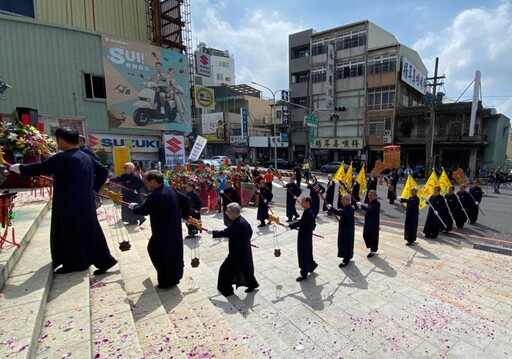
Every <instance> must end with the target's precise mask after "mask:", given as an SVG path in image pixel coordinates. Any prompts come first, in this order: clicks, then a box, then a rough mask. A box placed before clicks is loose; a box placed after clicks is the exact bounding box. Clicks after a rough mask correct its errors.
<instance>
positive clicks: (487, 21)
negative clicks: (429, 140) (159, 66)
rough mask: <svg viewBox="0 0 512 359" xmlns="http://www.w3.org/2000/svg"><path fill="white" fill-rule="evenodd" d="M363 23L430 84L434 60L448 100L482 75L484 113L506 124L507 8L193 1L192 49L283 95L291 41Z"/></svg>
mask: <svg viewBox="0 0 512 359" xmlns="http://www.w3.org/2000/svg"><path fill="white" fill-rule="evenodd" d="M365 19H368V20H370V21H372V22H373V23H375V24H376V25H378V26H380V27H382V28H384V29H385V30H387V31H389V32H391V33H392V34H394V35H395V36H396V37H397V39H398V41H400V42H401V43H402V44H404V45H407V46H409V47H412V48H413V49H415V50H416V51H418V53H419V55H420V57H421V58H422V59H423V62H424V63H425V66H426V67H427V69H428V71H429V76H433V73H434V62H435V58H436V57H439V74H441V75H442V74H444V75H445V76H446V79H445V80H444V81H445V84H444V88H440V89H439V90H440V91H443V92H445V93H446V94H447V96H448V97H450V98H454V99H457V98H458V97H459V96H461V95H462V93H463V92H464V90H465V89H466V87H468V86H469V85H470V83H471V81H472V80H473V78H474V75H475V71H476V70H480V71H481V73H482V96H483V97H482V99H483V102H484V105H486V106H489V107H496V109H497V110H498V112H501V113H503V114H505V115H506V116H508V117H509V118H511V117H512V84H511V83H512V60H511V59H510V58H511V57H512V0H487V1H481V0H480V1H474V0H465V1H462V0H444V1H439V0H433V1H429V2H425V1H413V0H410V1H402V0H398V1H385V0H382V1H377V0H355V1H354V0H353V1H345V0H338V1H336V0H334V1H327V0H310V1H303V0H301V1H292V0H289V1H276V0H274V1H270V0H259V1H243V0H192V1H191V20H192V38H193V46H194V49H195V47H196V44H197V43H198V42H204V43H206V45H207V46H208V47H214V48H218V49H222V50H229V51H230V53H231V54H233V55H234V59H235V69H236V83H237V84H240V83H245V84H250V82H251V81H256V82H259V83H262V84H264V85H266V86H268V87H270V88H272V89H273V90H279V89H285V88H288V60H287V59H288V35H289V34H291V33H294V32H297V31H301V30H305V29H310V28H313V29H315V30H317V31H323V30H327V29H330V28H333V27H337V26H341V25H344V24H350V23H353V22H357V21H360V20H365ZM263 91H265V90H263ZM472 91H473V87H472V86H471V87H470V88H469V89H468V90H467V91H466V92H465V94H464V95H463V97H462V99H468V98H471V96H472ZM266 92H268V91H266ZM266 92H264V95H265V96H270V93H266Z"/></svg>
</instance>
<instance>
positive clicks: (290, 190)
mask: <svg viewBox="0 0 512 359" xmlns="http://www.w3.org/2000/svg"><path fill="white" fill-rule="evenodd" d="M285 187H286V188H287V189H286V217H288V219H292V217H299V214H298V213H297V209H296V208H295V203H297V200H295V199H294V198H293V197H294V196H295V197H297V198H298V197H299V196H300V195H301V193H302V190H301V189H300V188H299V186H297V184H295V183H287V184H286V186H285Z"/></svg>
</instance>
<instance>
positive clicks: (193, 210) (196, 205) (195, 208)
mask: <svg viewBox="0 0 512 359" xmlns="http://www.w3.org/2000/svg"><path fill="white" fill-rule="evenodd" d="M185 195H186V196H187V198H188V203H189V207H190V217H192V218H195V219H197V220H201V208H202V207H203V200H202V199H201V198H200V197H199V195H198V194H197V193H196V192H194V191H190V192H186V193H185ZM187 229H188V235H189V236H190V235H194V234H196V233H197V232H198V231H199V230H200V229H198V228H197V227H196V226H194V225H192V224H187Z"/></svg>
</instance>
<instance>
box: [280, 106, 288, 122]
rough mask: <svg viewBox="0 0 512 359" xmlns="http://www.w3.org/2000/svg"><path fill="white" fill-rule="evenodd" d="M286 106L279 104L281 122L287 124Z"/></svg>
mask: <svg viewBox="0 0 512 359" xmlns="http://www.w3.org/2000/svg"><path fill="white" fill-rule="evenodd" d="M289 115H290V114H289V112H288V106H284V105H282V106H281V124H283V125H287V124H288V120H289Z"/></svg>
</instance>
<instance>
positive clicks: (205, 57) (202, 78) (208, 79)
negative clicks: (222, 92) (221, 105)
mask: <svg viewBox="0 0 512 359" xmlns="http://www.w3.org/2000/svg"><path fill="white" fill-rule="evenodd" d="M195 67H196V72H195V79H194V83H195V84H196V85H201V86H209V87H211V86H233V85H234V84H235V59H234V58H233V56H232V55H230V53H229V51H228V50H218V49H214V48H211V47H206V45H205V44H204V43H203V42H201V43H199V45H198V46H197V51H196V52H195Z"/></svg>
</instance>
